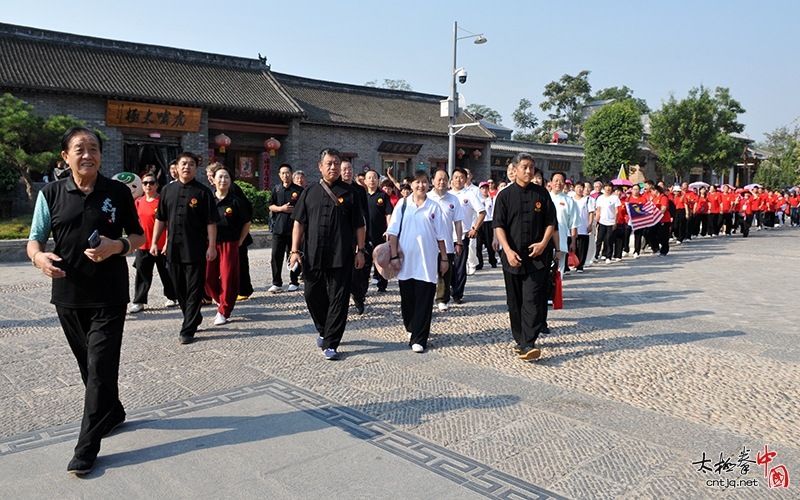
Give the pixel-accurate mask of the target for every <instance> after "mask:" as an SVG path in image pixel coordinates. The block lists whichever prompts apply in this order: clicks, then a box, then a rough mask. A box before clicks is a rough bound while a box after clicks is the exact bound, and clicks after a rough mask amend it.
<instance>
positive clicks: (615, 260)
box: [611, 257, 622, 262]
mask: <svg viewBox="0 0 800 500" xmlns="http://www.w3.org/2000/svg"><path fill="white" fill-rule="evenodd" d="M611 260H613V261H614V262H619V261H621V260H622V259H620V258H619V257H614V258H613V259H611Z"/></svg>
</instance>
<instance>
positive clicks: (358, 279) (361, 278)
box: [341, 161, 372, 315]
mask: <svg viewBox="0 0 800 500" xmlns="http://www.w3.org/2000/svg"><path fill="white" fill-rule="evenodd" d="M341 175H342V180H343V181H344V182H345V183H347V184H348V185H349V186H350V187H351V188H353V191H355V193H356V196H357V197H358V204H359V206H360V207H361V213H362V214H364V224H365V225H364V231H365V233H364V234H365V236H364V238H365V240H366V241H365V246H366V249H367V251H366V252H365V253H364V266H362V267H361V269H353V282H352V283H351V284H350V291H351V293H352V294H353V302H354V303H355V306H356V313H357V314H359V315H361V314H364V298H365V297H366V296H367V288H369V272H370V270H371V269H372V243H371V241H370V239H369V234H370V228H369V219H368V217H367V216H368V215H369V208H367V190H366V189H364V186H361V185H360V184H358V183H357V182H353V179H354V178H355V171H354V170H353V164H352V163H350V162H349V161H343V162H342V167H341ZM355 243H356V242H355V241H354V242H353V244H355Z"/></svg>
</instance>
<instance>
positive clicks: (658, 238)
mask: <svg viewBox="0 0 800 500" xmlns="http://www.w3.org/2000/svg"><path fill="white" fill-rule="evenodd" d="M669 226H670V224H669V222H659V223H658V224H656V225H655V226H653V227H652V228H650V237H651V238H652V239H653V241H652V243H651V248H652V249H653V253H656V252H660V253H661V255H667V254H668V253H669Z"/></svg>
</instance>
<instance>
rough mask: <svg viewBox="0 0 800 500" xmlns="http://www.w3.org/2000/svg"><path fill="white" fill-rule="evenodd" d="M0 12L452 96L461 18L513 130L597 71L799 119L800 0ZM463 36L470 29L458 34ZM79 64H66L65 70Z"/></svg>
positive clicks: (650, 92) (353, 0)
mask: <svg viewBox="0 0 800 500" xmlns="http://www.w3.org/2000/svg"><path fill="white" fill-rule="evenodd" d="M4 3H5V4H6V5H4V6H3V10H2V15H0V20H2V22H5V23H10V24H20V25H25V26H33V27H37V28H43V29H50V30H55V31H64V32H70V33H75V34H80V35H89V36H97V37H102V38H111V39H118V40H127V41H133V42H141V43H150V44H155V45H165V46H170V47H178V48H185V49H192V50H199V51H203V52H213V53H218V54H230V55H236V56H243V57H250V58H255V57H256V56H257V54H258V53H259V52H260V53H261V54H263V55H265V56H267V58H268V64H271V66H272V69H273V71H277V72H281V73H289V74H293V75H298V76H303V77H308V78H317V79H323V80H330V81H335V82H344V83H352V84H359V85H360V84H364V83H365V82H367V81H370V80H378V81H383V79H384V78H390V79H403V80H405V81H406V82H408V83H409V84H410V85H411V86H412V87H413V89H414V90H415V91H418V92H425V93H431V94H438V95H447V94H448V92H449V77H448V75H449V73H450V70H451V63H452V61H451V58H452V47H453V45H452V44H453V41H452V39H453V22H454V21H458V24H459V26H460V27H464V28H466V29H468V30H470V31H472V32H474V33H483V34H484V36H485V37H486V38H488V40H489V42H488V43H486V44H484V45H474V44H473V43H471V40H461V41H459V42H458V65H459V66H463V67H465V68H466V69H467V70H468V72H469V79H468V81H467V83H466V84H465V85H460V86H459V91H460V92H461V93H462V94H464V96H465V97H466V102H467V104H471V103H478V104H484V105H487V106H489V107H491V108H494V109H496V110H497V111H499V112H500V114H501V115H502V116H503V124H504V125H505V126H508V127H513V120H512V119H511V113H512V112H513V111H514V109H516V107H517V105H518V103H519V100H520V99H521V98H523V97H525V98H528V99H529V100H530V101H531V102H533V103H534V105H535V106H536V109H535V112H536V114H537V116H538V117H539V118H540V120H541V119H543V118H544V117H545V114H544V112H542V111H541V110H540V109H539V108H538V103H540V102H541V101H542V99H543V98H542V91H543V90H544V86H545V84H547V83H548V82H550V81H552V80H557V79H558V78H560V77H561V76H562V75H563V74H565V73H568V74H571V75H575V74H577V73H578V72H579V71H581V70H584V69H586V70H589V71H591V75H590V76H589V81H590V83H591V84H592V89H593V90H600V89H602V88H605V87H611V86H622V85H627V86H628V87H630V88H631V89H633V91H634V96H635V97H641V98H644V99H645V100H647V103H648V104H649V105H650V107H651V108H658V107H660V106H661V104H662V101H664V100H666V99H667V98H668V97H669V95H670V93H674V94H675V96H676V97H677V98H678V99H680V98H683V97H685V96H686V95H687V92H688V91H689V89H691V88H692V87H696V86H699V85H701V84H702V85H705V86H706V87H709V88H710V89H712V90H713V89H714V88H715V87H718V86H722V87H729V88H730V89H731V94H732V95H733V97H734V98H735V99H737V100H738V101H739V102H740V103H741V104H742V106H743V107H744V109H745V110H747V112H746V113H745V114H744V115H743V116H741V117H740V120H741V121H742V122H743V123H744V124H745V125H746V128H745V133H747V134H749V135H750V136H751V137H752V138H754V139H756V140H762V139H763V134H764V132H770V131H772V130H773V129H775V128H776V127H778V126H781V125H789V124H791V123H792V122H793V120H796V119H797V118H798V116H800V92H798V81H800V69H798V57H799V56H800V53H799V52H798V48H800V44H798V40H800V36H799V35H798V29H797V22H798V19H800V2H797V1H791V0H785V1H782V2H778V1H773V0H761V1H759V2H756V1H745V0H728V1H722V0H719V1H704V0H695V1H685V0H669V1H666V2H647V1H645V2H643V1H641V0H639V1H560V2H559V1H556V2H554V1H552V0H550V1H540V0H528V1H522V0H508V1H505V2H487V1H484V2H477V1H473V0H464V1H460V2H453V1H432V0H427V1H421V0H406V1H404V2H381V1H375V0H373V1H361V0H339V1H337V2H322V1H315V0H293V1H282V2H274V1H262V2H257V1H246V0H229V1H227V2H219V1H217V2H210V1H207V0H195V1H192V2H174V1H169V0H161V1H158V2H155V1H150V0H146V1H138V2H109V1H103V2H99V1H96V0H84V1H82V2H63V1H59V2H55V1H39V0H27V1H24V2H23V1H17V2H4ZM461 34H462V35H466V34H467V33H463V32H462V33H461ZM72 70H80V69H79V68H75V69H73V68H64V71H72Z"/></svg>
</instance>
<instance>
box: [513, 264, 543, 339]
mask: <svg viewBox="0 0 800 500" xmlns="http://www.w3.org/2000/svg"><path fill="white" fill-rule="evenodd" d="M548 274H549V270H548V269H539V270H537V271H535V272H533V273H529V274H511V273H509V272H506V271H504V272H503V278H504V280H505V285H506V304H508V315H509V319H510V320H511V335H512V336H513V337H514V341H515V342H516V343H517V344H518V345H520V346H521V347H522V348H525V347H533V345H534V344H535V342H536V339H538V338H539V332H541V330H542V326H544V323H545V321H546V317H545V311H547V293H546V287H545V280H546V279H547V276H548Z"/></svg>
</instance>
